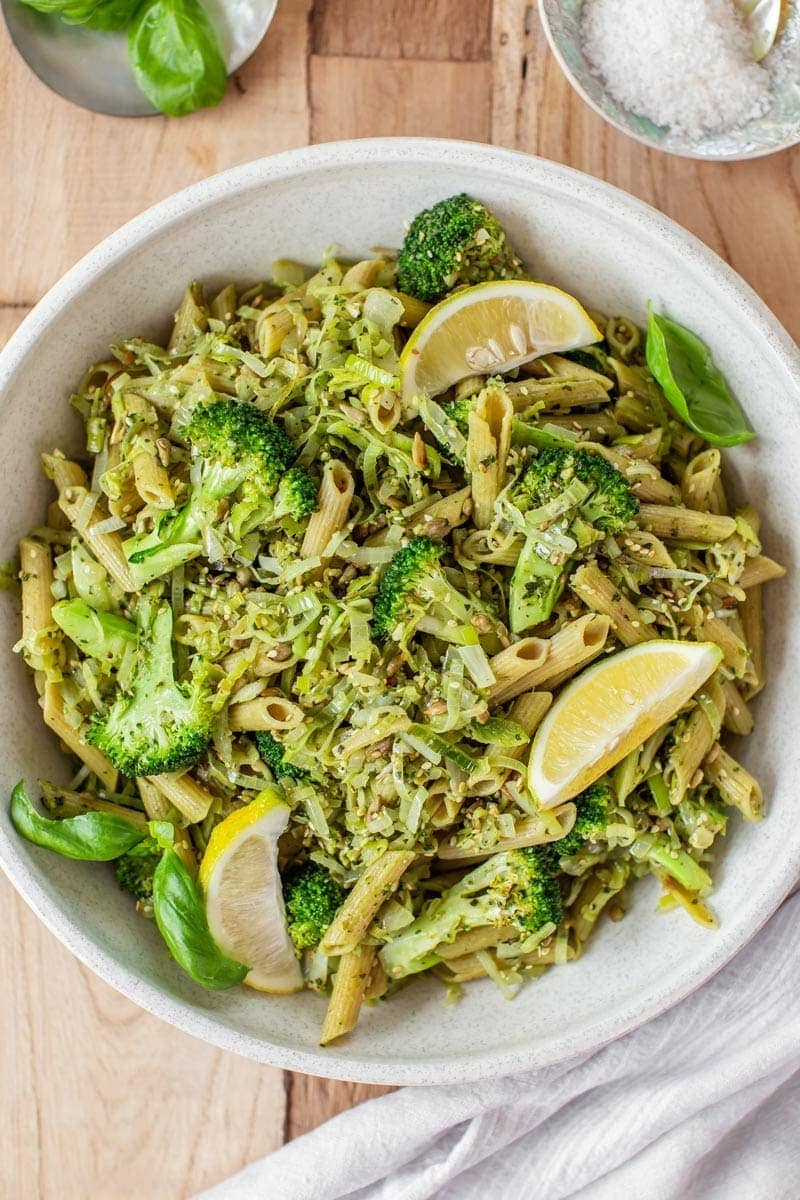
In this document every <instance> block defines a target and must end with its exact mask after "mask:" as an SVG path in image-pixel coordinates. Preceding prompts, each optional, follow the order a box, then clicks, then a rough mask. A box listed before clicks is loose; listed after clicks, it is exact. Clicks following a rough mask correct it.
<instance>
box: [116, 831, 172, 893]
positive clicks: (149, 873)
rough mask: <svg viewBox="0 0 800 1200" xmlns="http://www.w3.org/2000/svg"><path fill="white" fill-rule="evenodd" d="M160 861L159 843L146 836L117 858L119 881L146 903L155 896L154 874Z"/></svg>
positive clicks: (120, 884) (125, 888) (127, 890)
mask: <svg viewBox="0 0 800 1200" xmlns="http://www.w3.org/2000/svg"><path fill="white" fill-rule="evenodd" d="M160 861H161V851H160V849H159V847H158V843H157V842H156V841H155V839H154V838H145V839H144V840H143V841H141V842H139V844H138V846H134V847H133V849H132V850H129V851H128V853H127V854H123V856H122V858H118V859H117V868H116V876H117V883H118V884H119V886H120V887H121V888H123V889H124V890H125V891H126V892H130V894H131V895H132V896H133V897H134V898H135V899H136V900H139V901H141V902H142V903H143V904H146V903H147V902H148V901H150V900H152V898H153V876H154V875H155V872H156V867H157V866H158V864H159V862H160Z"/></svg>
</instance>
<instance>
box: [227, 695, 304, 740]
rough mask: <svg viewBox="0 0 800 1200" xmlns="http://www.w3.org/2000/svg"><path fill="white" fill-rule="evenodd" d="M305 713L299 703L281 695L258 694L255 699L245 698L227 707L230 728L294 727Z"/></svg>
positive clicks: (236, 729)
mask: <svg viewBox="0 0 800 1200" xmlns="http://www.w3.org/2000/svg"><path fill="white" fill-rule="evenodd" d="M304 720H305V713H304V712H303V710H302V708H301V707H300V705H299V704H294V703H292V701H291V700H286V699H285V698H284V697H283V696H259V697H258V698H257V699H256V700H245V701H244V702H243V703H241V704H232V705H231V706H230V708H229V709H228V723H229V725H230V727H231V729H233V730H235V731H237V732H238V731H239V730H251V731H255V730H259V729H294V728H295V726H296V725H300V724H302V722H303V721H304Z"/></svg>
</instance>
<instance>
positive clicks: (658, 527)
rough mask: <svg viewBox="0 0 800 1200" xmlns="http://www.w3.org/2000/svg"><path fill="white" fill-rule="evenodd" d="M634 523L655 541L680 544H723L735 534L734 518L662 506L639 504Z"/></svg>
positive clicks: (678, 507) (691, 509) (690, 509)
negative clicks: (671, 541) (656, 538)
mask: <svg viewBox="0 0 800 1200" xmlns="http://www.w3.org/2000/svg"><path fill="white" fill-rule="evenodd" d="M637 523H638V524H639V526H640V527H641V528H642V529H648V530H649V531H650V532H651V533H655V534H657V536H658V537H662V538H667V539H672V540H675V541H679V542H709V543H713V542H724V541H725V539H726V538H729V537H731V536H732V535H733V534H734V533H735V532H736V522H735V521H734V519H733V517H723V516H718V515H717V514H716V513H706V512H696V511H695V510H694V509H693V508H681V507H680V506H678V505H676V506H674V507H673V506H671V505H665V504H642V505H641V507H640V508H639V515H638V517H637Z"/></svg>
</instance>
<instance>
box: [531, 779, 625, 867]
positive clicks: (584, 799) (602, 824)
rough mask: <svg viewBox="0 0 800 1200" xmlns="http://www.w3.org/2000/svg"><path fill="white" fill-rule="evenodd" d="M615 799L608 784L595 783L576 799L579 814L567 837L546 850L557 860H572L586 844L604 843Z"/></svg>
mask: <svg viewBox="0 0 800 1200" xmlns="http://www.w3.org/2000/svg"><path fill="white" fill-rule="evenodd" d="M614 799H615V797H614V792H613V790H612V788H611V787H609V785H608V784H607V783H593V784H592V785H591V787H588V788H587V789H586V791H584V792H581V794H580V796H577V797H576V799H575V805H576V808H577V810H578V813H577V816H576V818H575V824H574V825H573V826H572V829H570V831H569V833H568V834H567V835H566V837H563V838H559V840H558V841H557V842H551V843H550V845H549V846H548V847H546V849H548V850H549V851H551V853H552V854H553V855H554V857H555V858H556V859H559V858H570V857H571V856H572V855H573V854H577V853H578V851H579V850H581V849H582V848H583V846H584V845H585V844H586V842H600V841H602V840H603V838H604V837H605V832H606V828H607V827H608V823H609V819H610V816H611V809H612V807H613V805H614Z"/></svg>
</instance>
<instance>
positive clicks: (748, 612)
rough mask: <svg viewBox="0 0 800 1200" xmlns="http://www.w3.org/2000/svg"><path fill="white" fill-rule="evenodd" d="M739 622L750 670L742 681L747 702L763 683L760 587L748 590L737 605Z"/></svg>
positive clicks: (759, 689)
mask: <svg viewBox="0 0 800 1200" xmlns="http://www.w3.org/2000/svg"><path fill="white" fill-rule="evenodd" d="M739 620H740V621H741V629H742V637H743V638H744V643H745V645H746V647H747V659H748V664H749V668H750V670H749V673H748V678H747V679H746V680H745V681H744V685H743V694H744V696H745V697H746V698H747V699H748V700H749V699H750V698H751V697H752V696H755V695H756V694H757V693H758V692H760V691H761V689H762V688H763V686H764V682H765V663H764V613H763V608H762V597H761V587H760V585H758V584H756V585H755V586H753V587H750V588H748V590H747V594H746V596H745V598H744V600H743V601H742V603H741V604H740V605H739Z"/></svg>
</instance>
